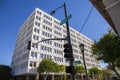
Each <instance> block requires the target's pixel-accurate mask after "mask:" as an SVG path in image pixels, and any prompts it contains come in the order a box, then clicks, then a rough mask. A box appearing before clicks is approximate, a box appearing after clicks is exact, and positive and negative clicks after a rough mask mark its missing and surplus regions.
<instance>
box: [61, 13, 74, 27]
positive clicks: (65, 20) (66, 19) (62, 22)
mask: <svg viewBox="0 0 120 80" xmlns="http://www.w3.org/2000/svg"><path fill="white" fill-rule="evenodd" d="M71 17H72V15H71V14H70V15H69V16H67V18H65V19H64V20H62V21H61V22H60V25H63V24H64V23H66V22H67V21H68V20H69V19H70V18H71Z"/></svg>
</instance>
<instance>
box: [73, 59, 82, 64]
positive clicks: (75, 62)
mask: <svg viewBox="0 0 120 80" xmlns="http://www.w3.org/2000/svg"><path fill="white" fill-rule="evenodd" d="M73 64H74V65H76V64H81V61H80V60H78V61H74V62H73Z"/></svg>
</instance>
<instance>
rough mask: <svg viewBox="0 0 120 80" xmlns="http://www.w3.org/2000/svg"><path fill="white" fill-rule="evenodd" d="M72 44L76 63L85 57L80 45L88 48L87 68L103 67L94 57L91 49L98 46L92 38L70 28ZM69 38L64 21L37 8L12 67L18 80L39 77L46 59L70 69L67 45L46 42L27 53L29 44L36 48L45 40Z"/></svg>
mask: <svg viewBox="0 0 120 80" xmlns="http://www.w3.org/2000/svg"><path fill="white" fill-rule="evenodd" d="M70 33H71V42H72V47H73V54H74V58H75V61H77V60H81V62H82V64H81V65H83V60H82V53H81V52H80V49H79V44H80V43H83V44H85V58H86V65H87V68H88V69H89V68H91V67H98V68H100V64H99V62H98V61H97V60H95V58H94V57H92V52H91V45H92V44H93V43H94V42H93V41H92V40H91V39H89V38H88V37H86V36H84V35H82V34H81V33H79V32H78V31H76V30H74V29H73V28H70ZM65 36H66V26H65V25H62V26H60V21H59V20H57V19H56V18H54V17H52V16H51V15H49V14H47V13H45V12H44V11H42V10H40V9H39V8H36V9H35V10H34V11H33V12H32V14H31V15H30V16H29V17H28V19H27V20H26V21H25V22H24V24H23V25H22V26H21V27H20V29H19V33H18V37H17V40H16V45H15V49H14V54H13V57H12V62H11V66H12V69H13V74H14V75H15V76H23V75H27V76H28V75H33V76H34V75H36V68H37V67H38V65H39V63H40V62H41V60H42V59H43V58H50V59H52V60H54V61H55V62H57V63H58V64H63V65H68V62H66V60H65V58H64V52H63V45H64V44H65V42H66V41H64V40H61V41H44V42H41V43H39V44H38V45H32V47H31V50H30V51H29V50H27V44H28V41H29V40H31V41H32V44H33V43H36V42H38V41H41V40H42V39H50V38H64V37H65Z"/></svg>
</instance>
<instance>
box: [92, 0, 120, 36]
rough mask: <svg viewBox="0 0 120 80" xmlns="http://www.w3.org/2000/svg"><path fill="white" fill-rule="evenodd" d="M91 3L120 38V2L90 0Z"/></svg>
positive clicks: (118, 0)
mask: <svg viewBox="0 0 120 80" xmlns="http://www.w3.org/2000/svg"><path fill="white" fill-rule="evenodd" d="M90 2H91V3H92V4H93V5H94V6H95V8H96V9H97V10H98V11H99V12H100V14H101V15H102V16H103V17H104V19H105V20H106V21H107V22H108V23H109V24H110V26H111V27H112V29H113V30H114V31H115V32H116V33H117V35H118V36H120V22H119V21H120V15H119V14H120V0H90Z"/></svg>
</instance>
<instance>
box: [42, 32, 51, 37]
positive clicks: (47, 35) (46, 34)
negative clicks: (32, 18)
mask: <svg viewBox="0 0 120 80" xmlns="http://www.w3.org/2000/svg"><path fill="white" fill-rule="evenodd" d="M42 35H43V36H46V37H49V38H52V34H49V33H47V32H44V31H42Z"/></svg>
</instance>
